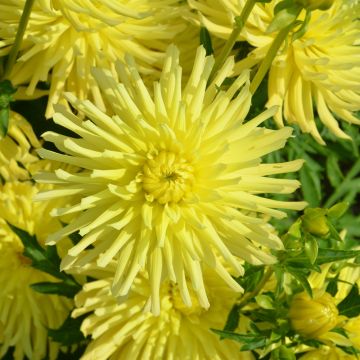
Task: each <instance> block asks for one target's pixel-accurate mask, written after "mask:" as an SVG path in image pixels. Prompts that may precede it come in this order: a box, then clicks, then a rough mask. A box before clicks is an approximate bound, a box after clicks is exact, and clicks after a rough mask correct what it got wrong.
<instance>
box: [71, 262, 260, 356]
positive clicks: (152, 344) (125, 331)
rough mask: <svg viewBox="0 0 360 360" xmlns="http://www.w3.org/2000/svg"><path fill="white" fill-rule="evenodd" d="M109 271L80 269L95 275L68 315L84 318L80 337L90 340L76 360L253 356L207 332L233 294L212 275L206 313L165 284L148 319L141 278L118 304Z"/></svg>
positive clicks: (217, 324)
mask: <svg viewBox="0 0 360 360" xmlns="http://www.w3.org/2000/svg"><path fill="white" fill-rule="evenodd" d="M115 267H116V264H115V263H113V262H112V263H110V264H109V266H108V267H107V269H106V270H102V269H99V268H97V266H96V265H95V264H90V265H89V266H86V267H85V269H84V268H83V269H82V270H81V271H82V272H85V273H89V274H90V275H91V276H97V277H98V278H97V279H96V280H94V281H91V282H88V283H87V284H85V285H84V286H83V290H82V291H80V292H79V293H78V294H77V295H76V297H75V305H76V307H75V310H74V311H73V312H72V316H73V317H79V316H85V315H86V317H85V319H84V320H83V322H82V325H81V330H82V332H83V333H84V335H85V336H91V341H90V343H89V345H88V346H87V349H86V351H85V354H84V355H83V356H82V360H90V359H98V360H104V359H133V360H142V359H149V360H152V359H173V360H183V359H194V358H196V359H204V360H206V359H208V360H210V359H214V360H232V359H237V360H252V359H253V358H254V357H253V356H252V355H251V354H250V353H248V352H242V353H240V352H239V347H238V345H237V344H236V343H234V342H231V341H229V340H220V339H219V338H218V336H217V335H216V334H214V333H213V332H212V331H211V330H210V329H211V328H213V329H220V328H222V327H223V322H224V318H226V316H227V314H228V312H229V311H230V309H231V307H232V305H233V302H234V301H235V299H236V293H234V292H232V291H231V290H230V289H228V288H226V287H224V286H223V284H222V282H221V281H219V279H218V278H217V277H216V276H214V274H213V273H211V272H208V273H207V279H208V283H207V285H208V286H209V288H208V293H209V297H211V298H212V306H211V308H210V309H209V310H204V309H203V308H202V307H201V306H200V305H199V304H198V302H197V300H196V297H195V296H194V295H193V292H192V291H191V292H190V293H191V296H192V297H193V302H194V304H193V306H192V307H191V308H188V307H186V306H185V305H184V304H183V302H182V300H181V298H180V295H179V292H178V290H177V289H176V287H174V286H173V285H172V284H171V283H169V282H167V283H164V284H163V285H162V288H161V313H160V315H159V316H154V315H153V314H151V313H150V312H148V311H146V309H147V307H148V305H149V302H148V298H147V294H148V292H149V291H150V289H149V285H148V281H147V278H146V275H144V274H141V275H139V276H138V277H137V278H136V280H135V282H134V286H133V288H132V291H131V293H130V294H129V297H128V298H127V299H126V301H122V302H120V303H119V302H118V301H117V300H116V299H115V298H114V297H113V295H112V294H111V283H112V276H113V271H114V268H115ZM100 274H101V275H100ZM219 294H221V296H220V297H219Z"/></svg>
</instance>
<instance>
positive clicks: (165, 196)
mask: <svg viewBox="0 0 360 360" xmlns="http://www.w3.org/2000/svg"><path fill="white" fill-rule="evenodd" d="M178 61H179V54H178V50H177V48H176V47H174V46H171V47H169V50H168V55H167V59H166V62H165V66H164V69H163V72H162V74H161V79H160V82H156V83H154V97H151V96H150V94H149V93H148V91H147V89H146V87H145V86H144V84H143V82H142V80H141V78H140V76H139V74H138V71H137V69H136V66H135V63H134V60H133V59H132V58H130V57H128V58H127V65H126V66H124V64H122V63H118V64H117V71H118V73H119V77H120V78H121V81H122V82H121V83H120V84H119V83H117V82H116V81H115V80H114V78H113V77H112V75H111V72H110V71H107V70H100V69H96V70H94V76H95V79H96V81H97V83H98V84H99V86H100V88H101V89H102V91H103V93H104V96H105V97H106V98H107V101H108V103H109V104H111V109H109V110H110V113H114V114H115V115H114V116H112V117H110V116H109V115H107V114H106V113H104V112H102V111H100V110H99V109H98V108H97V107H96V106H95V105H93V104H92V103H91V102H90V101H82V100H79V99H77V98H76V97H74V96H73V95H71V94H67V95H66V97H67V99H68V100H69V101H70V103H71V104H72V106H73V107H74V108H76V109H77V110H79V111H81V112H82V113H84V114H86V116H87V120H86V121H82V120H80V119H79V118H78V117H77V116H75V115H74V114H72V113H70V112H66V111H65V110H64V109H62V108H58V112H57V113H56V114H55V115H54V121H55V122H56V123H57V124H60V125H62V126H64V127H67V128H68V129H70V130H72V131H73V132H74V133H76V134H78V135H79V136H80V139H79V138H69V137H65V136H62V135H60V134H57V133H54V132H47V133H45V134H44V135H43V137H44V139H46V140H47V141H50V142H53V143H54V144H55V146H56V147H57V148H58V149H59V150H61V151H62V152H63V154H60V153H56V152H53V151H49V150H46V149H41V150H39V154H40V156H41V157H43V158H46V159H50V160H56V161H60V162H63V163H67V164H72V165H76V166H79V167H80V168H82V169H83V171H82V172H80V173H76V174H74V173H71V172H68V171H63V170H57V171H55V173H43V174H39V175H38V176H36V179H37V181H39V182H48V183H54V184H56V185H57V188H56V189H55V190H52V191H49V192H44V193H42V194H39V195H38V196H37V199H38V200H48V199H53V198H59V197H68V196H72V195H76V196H77V197H78V198H82V199H81V201H79V202H75V203H74V202H73V206H71V207H67V208H60V209H55V210H54V211H53V212H52V214H53V215H55V216H58V215H63V214H69V213H74V214H75V213H78V215H77V218H76V219H75V220H74V221H73V222H72V223H71V224H69V225H68V226H66V227H64V228H63V229H61V230H60V231H58V232H56V233H54V234H53V235H51V236H50V237H49V238H48V244H55V243H56V242H58V241H59V240H61V238H63V237H64V236H66V235H68V234H71V233H73V232H76V231H79V232H80V235H82V236H83V238H82V240H81V241H80V242H79V243H78V244H77V245H76V246H74V247H73V248H72V249H70V250H69V252H68V256H66V257H65V258H64V259H63V261H62V268H63V269H68V268H71V267H79V266H80V267H81V266H83V265H84V264H86V263H88V262H89V261H90V260H93V259H96V261H97V264H98V265H99V266H102V267H106V266H107V265H108V264H109V263H110V261H111V260H112V259H116V261H117V263H118V266H117V269H116V274H115V277H114V281H113V288H112V290H113V293H114V294H115V295H116V296H125V295H127V294H128V292H129V289H130V287H131V284H132V283H133V281H134V278H135V277H136V275H137V273H138V272H139V271H140V270H141V269H144V268H145V269H146V270H147V271H148V273H149V274H150V275H149V282H150V283H151V288H152V293H151V303H152V305H151V308H152V311H153V312H154V313H159V309H160V295H159V291H160V290H159V289H160V284H161V283H162V282H163V281H165V280H168V279H170V280H171V281H173V282H175V283H177V284H178V286H179V289H180V294H181V296H182V299H183V301H184V303H185V304H186V305H187V306H191V304H192V301H191V297H190V296H189V290H188V286H187V284H186V282H185V280H184V279H185V277H186V276H188V277H190V279H191V284H192V287H193V289H194V291H195V293H196V295H197V297H198V301H199V303H200V305H201V306H202V307H204V308H207V307H208V306H209V301H208V299H207V296H206V292H205V286H204V282H203V275H202V271H203V269H204V267H210V268H213V269H214V270H215V271H216V272H217V273H218V275H219V276H220V277H221V278H222V279H223V280H224V281H225V282H226V283H227V284H228V285H229V286H230V287H231V288H233V289H234V290H236V291H241V290H242V289H241V287H240V286H239V284H238V283H237V282H236V281H234V279H233V278H232V276H231V275H236V276H239V275H241V274H242V273H243V268H242V266H241V264H240V261H239V258H240V259H243V260H246V261H248V262H250V263H252V264H263V263H272V262H274V261H275V258H274V257H273V256H272V255H271V254H269V252H268V251H263V250H262V249H261V248H262V247H266V248H272V249H281V248H282V246H283V245H282V242H281V240H280V239H279V238H278V237H277V236H276V235H275V234H272V232H271V228H270V229H269V227H268V226H267V222H266V221H265V220H264V219H262V218H261V217H257V216H256V215H257V214H266V215H271V216H274V217H277V218H282V217H284V216H286V214H285V213H284V212H282V211H280V210H278V208H284V209H294V210H299V209H302V208H303V207H304V206H305V205H306V203H304V202H285V201H276V200H272V199H269V198H265V197H262V196H261V194H262V193H280V194H288V193H292V192H293V191H294V190H295V189H297V188H298V186H299V182H298V181H296V180H283V179H279V178H271V177H268V175H272V174H281V173H285V172H292V171H296V170H298V169H299V168H300V167H301V165H302V160H296V161H292V162H288V163H280V164H261V156H262V155H264V154H267V153H269V152H272V151H275V150H277V149H279V148H281V147H283V146H284V144H285V142H286V140H287V138H288V137H289V136H290V135H291V132H292V130H291V128H283V129H281V130H275V131H273V130H268V129H265V128H260V127H258V125H259V124H261V123H262V122H263V121H264V120H265V119H267V118H268V117H270V116H272V115H273V114H274V109H270V110H267V111H266V112H264V113H262V114H261V115H259V116H258V117H256V118H255V119H253V120H251V121H249V122H247V123H246V124H243V121H244V118H245V116H246V114H247V112H248V110H249V107H250V102H251V94H250V92H249V71H245V72H244V73H243V74H242V75H241V76H239V78H238V79H237V80H236V81H235V82H234V83H233V85H232V86H231V87H230V88H229V89H228V90H227V91H222V90H219V86H220V85H221V83H222V82H223V80H224V79H225V78H226V77H227V76H228V75H229V74H230V73H231V71H232V66H233V59H232V58H230V59H229V60H228V61H227V63H226V64H225V66H224V67H223V69H222V70H221V71H220V72H219V74H218V76H217V77H216V79H215V80H214V82H213V83H212V84H210V85H209V86H208V87H207V86H206V85H207V81H208V78H209V75H210V72H211V69H212V67H213V64H214V59H213V57H211V56H210V57H206V56H205V50H204V48H203V47H199V49H198V52H197V56H196V59H195V64H194V70H193V72H192V74H191V76H190V79H189V81H188V82H187V84H186V86H185V88H184V90H182V84H181V67H180V66H179V64H178ZM238 91H239V94H238V95H237V96H235V94H236V93H237V92H238ZM239 210H241V211H239ZM90 247H91V248H90ZM217 254H219V256H220V257H221V258H222V259H223V260H224V261H225V262H226V267H225V266H223V264H222V262H221V261H219V260H218V259H217V257H216V255H217ZM227 267H228V268H227Z"/></svg>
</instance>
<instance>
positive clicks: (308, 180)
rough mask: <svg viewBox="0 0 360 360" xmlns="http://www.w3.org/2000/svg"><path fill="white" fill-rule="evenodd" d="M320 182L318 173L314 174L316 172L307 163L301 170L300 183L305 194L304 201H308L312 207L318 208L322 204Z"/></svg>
mask: <svg viewBox="0 0 360 360" xmlns="http://www.w3.org/2000/svg"><path fill="white" fill-rule="evenodd" d="M320 180H321V179H320V174H319V173H318V172H314V170H313V169H311V168H310V167H309V166H308V163H307V162H306V163H305V164H304V166H303V167H302V168H301V169H300V182H301V185H302V186H301V191H302V193H303V196H304V200H305V201H307V202H308V203H309V205H310V206H311V207H316V206H318V205H319V204H320V200H321V183H320Z"/></svg>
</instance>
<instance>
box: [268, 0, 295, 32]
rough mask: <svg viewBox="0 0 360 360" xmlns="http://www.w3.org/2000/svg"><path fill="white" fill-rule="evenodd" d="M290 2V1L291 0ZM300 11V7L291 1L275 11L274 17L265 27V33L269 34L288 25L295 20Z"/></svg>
mask: <svg viewBox="0 0 360 360" xmlns="http://www.w3.org/2000/svg"><path fill="white" fill-rule="evenodd" d="M290 3H292V1H291V2H290ZM300 11H301V7H300V6H299V5H297V4H293V3H292V4H291V6H286V7H284V8H282V9H281V10H279V11H278V12H276V14H275V16H274V19H273V20H272V21H271V23H270V25H269V26H268V28H267V29H266V33H267V34H270V33H273V32H275V31H279V30H281V29H284V28H286V27H288V26H290V25H291V24H292V23H293V22H294V21H296V19H297V17H298V15H299V13H300Z"/></svg>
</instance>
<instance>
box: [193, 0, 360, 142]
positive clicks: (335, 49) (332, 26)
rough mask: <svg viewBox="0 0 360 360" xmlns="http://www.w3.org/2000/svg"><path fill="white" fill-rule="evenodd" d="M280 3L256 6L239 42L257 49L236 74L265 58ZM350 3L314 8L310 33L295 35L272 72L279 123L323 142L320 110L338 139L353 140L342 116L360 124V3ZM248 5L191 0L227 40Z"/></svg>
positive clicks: (339, 0)
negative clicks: (341, 123)
mask: <svg viewBox="0 0 360 360" xmlns="http://www.w3.org/2000/svg"><path fill="white" fill-rule="evenodd" d="M278 3H279V1H278V0H276V1H271V2H270V3H268V4H258V5H256V6H255V8H254V10H253V12H252V13H251V15H250V17H249V20H248V23H247V24H246V26H245V28H244V30H243V32H242V35H241V38H240V39H239V40H244V39H245V40H247V41H248V42H249V43H250V44H251V45H252V46H254V47H255V48H256V49H255V50H254V51H252V52H251V53H250V54H249V55H248V57H247V58H245V59H244V60H242V61H240V62H239V63H238V64H237V65H236V69H235V72H236V73H239V72H241V70H242V69H243V68H247V67H249V66H252V65H255V64H256V63H258V62H260V61H261V60H262V59H263V58H264V57H265V55H266V52H267V50H268V49H269V47H270V44H271V43H272V41H273V40H274V37H275V36H276V33H275V34H274V33H272V34H268V33H267V32H266V29H267V28H268V26H269V25H270V23H271V21H272V19H273V14H274V8H275V6H276V5H277V4H278ZM346 3H347V2H344V1H342V0H335V1H334V3H333V5H332V6H331V8H329V9H328V10H326V11H318V10H316V11H313V12H312V14H311V19H310V21H309V23H308V25H307V30H306V33H305V34H304V35H303V36H302V37H301V38H298V39H296V40H294V41H292V40H291V34H290V35H289V39H288V41H287V43H286V45H284V46H283V47H282V48H281V49H280V51H279V53H278V56H277V57H276V58H275V60H274V62H273V64H272V65H271V68H270V72H269V81H268V97H269V100H268V103H267V106H268V107H271V106H273V105H278V106H279V110H278V112H277V113H276V115H275V120H276V122H277V124H278V125H279V126H283V118H285V119H286V121H287V122H288V123H293V124H297V125H299V127H300V128H301V130H302V131H304V132H308V133H310V134H311V135H312V136H313V137H314V138H315V139H316V140H317V141H318V142H319V143H322V144H323V143H324V141H323V140H322V138H321V135H320V134H319V131H318V129H317V126H316V123H315V115H314V110H315V109H316V111H317V114H318V116H319V119H320V121H321V122H322V123H323V124H324V125H325V126H326V127H327V128H328V129H329V130H330V131H331V132H332V133H333V134H335V135H336V136H338V137H341V138H345V139H348V138H349V136H348V135H347V134H345V133H344V132H343V131H342V130H341V128H340V127H339V123H338V121H337V119H342V120H344V121H346V122H348V123H351V124H358V125H359V124H360V120H359V119H358V118H357V117H356V116H355V115H354V114H353V112H356V111H358V110H359V109H360V88H359V83H360V56H359V46H357V43H356V42H357V41H358V39H359V37H360V22H359V20H358V18H357V14H358V12H359V6H360V4H359V3H356V4H352V7H349V6H347V5H346ZM244 4H245V0H240V1H236V0H230V1H227V2H218V1H215V0H190V5H191V6H192V7H194V8H196V9H198V10H199V11H200V12H201V21H202V22H203V24H204V25H205V26H206V27H207V28H208V29H209V31H210V32H212V33H213V34H215V35H217V36H219V37H222V38H224V37H225V38H226V37H228V36H229V34H230V32H231V30H232V28H233V19H234V16H237V15H239V14H240V12H241V10H242V7H243V6H244ZM301 16H305V11H303V13H302V15H301Z"/></svg>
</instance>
